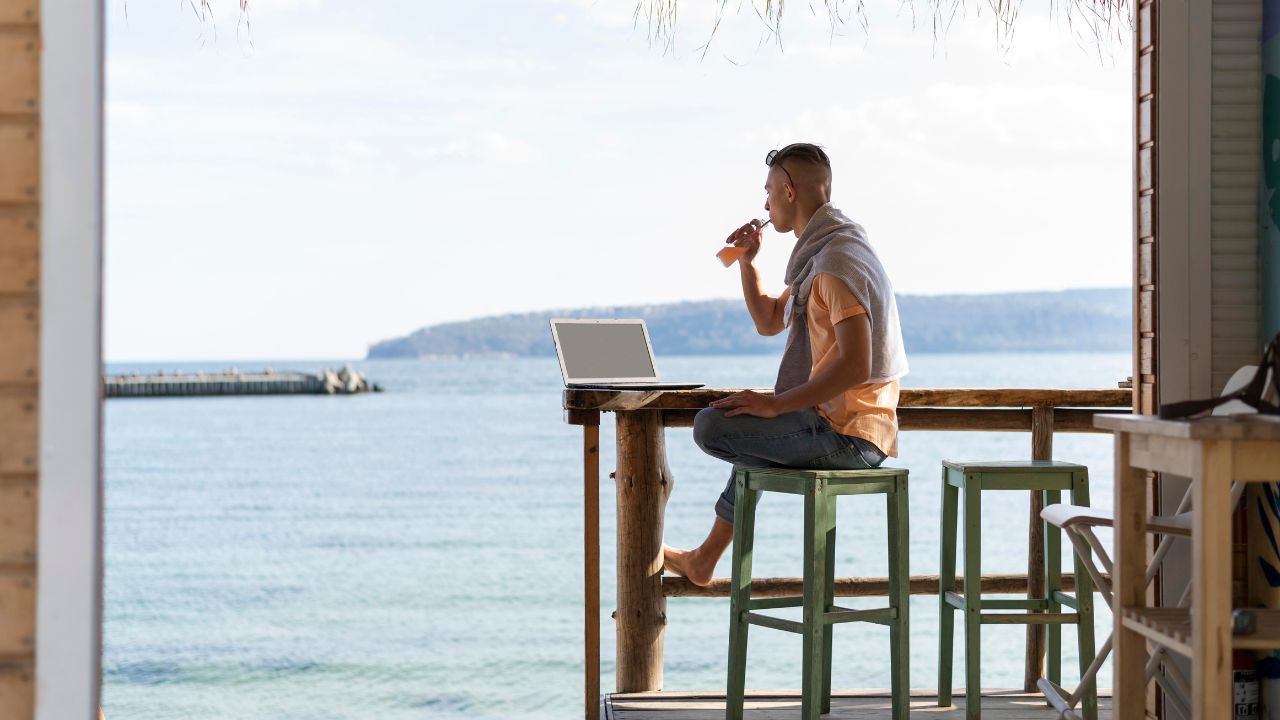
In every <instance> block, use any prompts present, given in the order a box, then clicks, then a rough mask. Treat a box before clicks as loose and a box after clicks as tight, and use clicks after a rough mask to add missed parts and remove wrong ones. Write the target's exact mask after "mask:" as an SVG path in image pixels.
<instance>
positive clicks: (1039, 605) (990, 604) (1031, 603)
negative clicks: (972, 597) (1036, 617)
mask: <svg viewBox="0 0 1280 720" xmlns="http://www.w3.org/2000/svg"><path fill="white" fill-rule="evenodd" d="M978 607H979V608H980V609H982V610H1048V609H1049V601H1048V600H1045V599H1043V598H1031V599H1030V600H997V599H991V600H981V599H980V600H979V601H978Z"/></svg>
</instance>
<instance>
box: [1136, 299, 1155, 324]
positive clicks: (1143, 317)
mask: <svg viewBox="0 0 1280 720" xmlns="http://www.w3.org/2000/svg"><path fill="white" fill-rule="evenodd" d="M1154 328H1155V291H1153V290H1140V291H1139V292H1138V332H1144V333H1149V332H1154Z"/></svg>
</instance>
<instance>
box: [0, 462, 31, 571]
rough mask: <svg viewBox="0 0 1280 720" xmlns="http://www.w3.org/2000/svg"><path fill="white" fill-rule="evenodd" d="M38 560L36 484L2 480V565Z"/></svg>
mask: <svg viewBox="0 0 1280 720" xmlns="http://www.w3.org/2000/svg"><path fill="white" fill-rule="evenodd" d="M35 561H36V484H35V482H34V481H30V480H26V481H8V482H5V481H0V565H27V564H30V563H34V562H35Z"/></svg>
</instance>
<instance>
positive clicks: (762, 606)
mask: <svg viewBox="0 0 1280 720" xmlns="http://www.w3.org/2000/svg"><path fill="white" fill-rule="evenodd" d="M801 605H804V596H803V595H788V596H787V597H776V598H754V599H751V600H748V601H747V609H748V610H774V609H777V608H792V607H800V606H801Z"/></svg>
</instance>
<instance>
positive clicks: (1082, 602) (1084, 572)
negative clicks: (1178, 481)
mask: <svg viewBox="0 0 1280 720" xmlns="http://www.w3.org/2000/svg"><path fill="white" fill-rule="evenodd" d="M1072 480H1073V482H1072V483H1071V502H1072V504H1074V505H1083V506H1088V505H1089V474H1088V473H1087V472H1082V473H1075V476H1074V477H1073V478H1072ZM1072 557H1073V558H1074V559H1075V571H1076V603H1077V604H1078V605H1079V606H1080V616H1079V617H1078V618H1076V620H1077V624H1076V639H1077V641H1078V642H1079V643H1080V674H1081V675H1082V676H1083V675H1084V673H1085V672H1086V671H1088V669H1089V665H1091V664H1092V663H1093V658H1094V645H1093V579H1092V578H1091V577H1089V571H1088V569H1086V568H1085V565H1084V561H1083V560H1081V559H1080V556H1079V555H1077V554H1075V553H1072ZM1080 705H1081V709H1082V710H1083V711H1084V720H1098V683H1097V681H1096V680H1095V681H1094V682H1093V683H1091V684H1090V685H1089V688H1088V691H1087V692H1086V693H1085V694H1084V697H1082V698H1081V699H1080Z"/></svg>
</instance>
